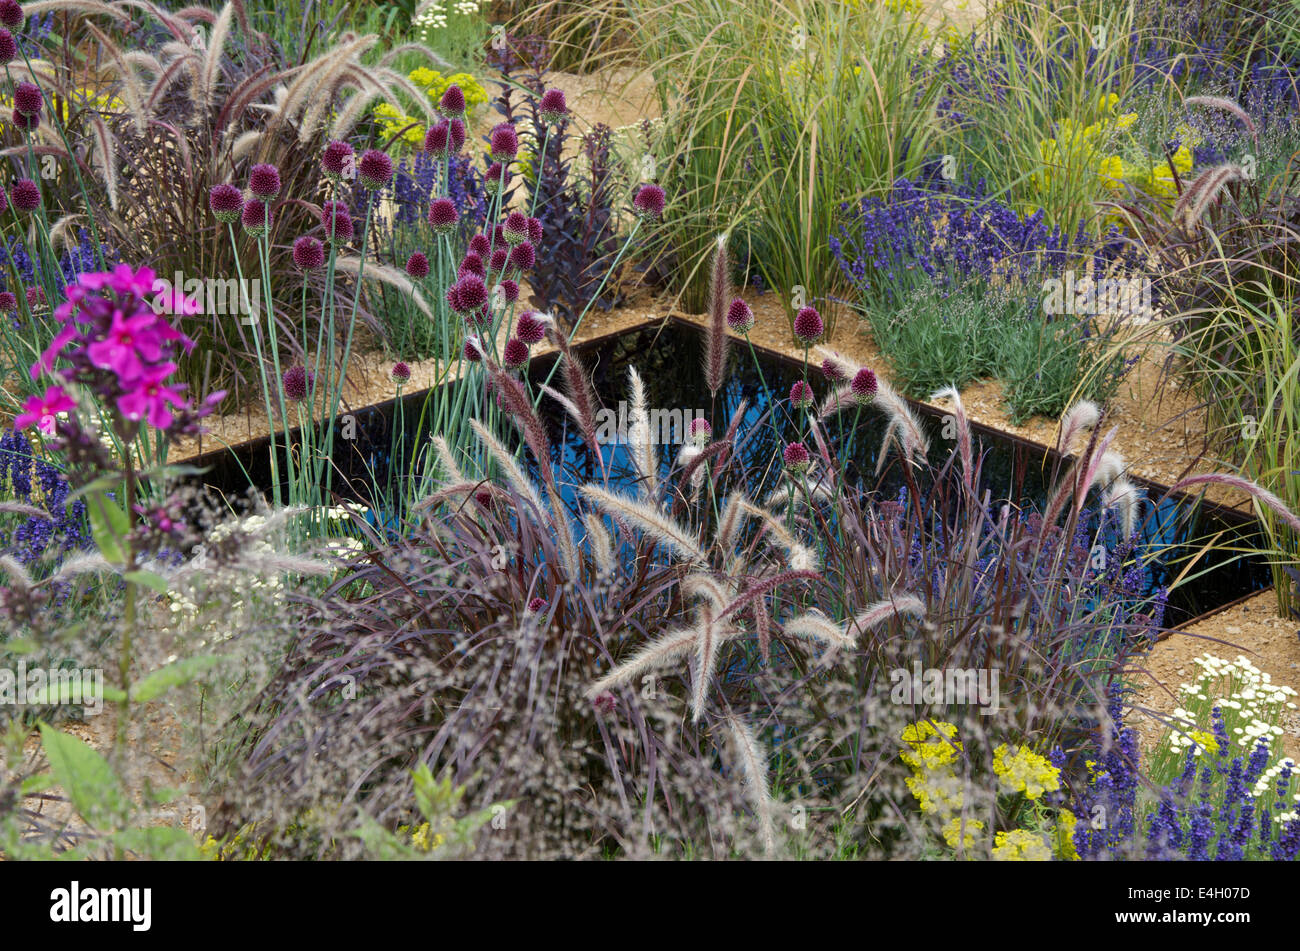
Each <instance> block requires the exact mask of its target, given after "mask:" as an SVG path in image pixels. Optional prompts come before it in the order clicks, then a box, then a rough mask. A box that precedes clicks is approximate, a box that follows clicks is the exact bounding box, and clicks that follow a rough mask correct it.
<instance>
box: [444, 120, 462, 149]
mask: <svg viewBox="0 0 1300 951" xmlns="http://www.w3.org/2000/svg"><path fill="white" fill-rule="evenodd" d="M447 131H448V133H450V135H451V150H452V152H453V153H454V152H459V151H460V150H461V149H463V148H464V147H465V123H463V122H461V121H460V120H459V119H452V120H451V121H450V122H448V123H447Z"/></svg>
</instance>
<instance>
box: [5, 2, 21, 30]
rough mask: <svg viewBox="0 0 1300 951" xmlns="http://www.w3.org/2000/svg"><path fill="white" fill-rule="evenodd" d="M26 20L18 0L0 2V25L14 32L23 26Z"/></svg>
mask: <svg viewBox="0 0 1300 951" xmlns="http://www.w3.org/2000/svg"><path fill="white" fill-rule="evenodd" d="M25 19H27V17H26V15H25V14H24V13H23V8H22V5H21V4H19V3H18V0H0V23H3V24H4V25H5V26H7V27H9V29H11V30H15V29H17V28H18V27H20V26H22V25H23V20H25Z"/></svg>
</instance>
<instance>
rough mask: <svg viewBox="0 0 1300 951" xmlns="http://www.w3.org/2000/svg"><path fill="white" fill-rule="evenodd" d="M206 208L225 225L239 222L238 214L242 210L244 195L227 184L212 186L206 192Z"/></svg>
mask: <svg viewBox="0 0 1300 951" xmlns="http://www.w3.org/2000/svg"><path fill="white" fill-rule="evenodd" d="M208 207H209V208H211V209H212V213H213V214H214V215H216V216H217V220H218V221H220V222H223V223H225V224H231V223H232V222H235V221H238V220H239V213H240V212H241V211H243V210H244V193H243V192H241V191H240V190H239V189H238V188H236V187H235V186H234V185H231V184H229V183H226V184H222V185H213V186H212V190H211V191H210V192H208Z"/></svg>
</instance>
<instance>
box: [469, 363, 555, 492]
mask: <svg viewBox="0 0 1300 951" xmlns="http://www.w3.org/2000/svg"><path fill="white" fill-rule="evenodd" d="M483 366H485V367H486V368H487V371H488V380H489V382H490V383H491V386H492V389H493V391H494V392H496V394H497V395H498V396H499V397H500V399H501V405H502V407H504V409H505V411H506V413H507V414H509V416H510V419H511V420H512V421H513V422H514V424H515V426H516V427H518V429H519V431H520V432H521V433H523V436H524V442H526V443H528V448H529V449H531V450H532V451H533V458H534V459H535V460H536V462H537V471H538V472H539V473H540V474H541V476H542V481H543V482H545V483H546V485H548V486H552V485H554V484H555V472H554V470H553V468H552V466H551V443H550V440H548V439H547V438H546V427H544V426H543V425H542V421H541V420H540V419H539V418H538V416H537V411H536V410H535V409H534V408H533V401H532V400H530V399H529V398H528V394H527V393H525V392H524V387H523V384H522V383H520V382H519V381H518V380H517V379H515V378H514V377H513V376H511V375H510V374H509V373H507V372H506V371H505V370H503V369H502V368H501V367H500V366H498V365H497V364H495V363H493V362H492V361H491V360H488V359H484V361H483Z"/></svg>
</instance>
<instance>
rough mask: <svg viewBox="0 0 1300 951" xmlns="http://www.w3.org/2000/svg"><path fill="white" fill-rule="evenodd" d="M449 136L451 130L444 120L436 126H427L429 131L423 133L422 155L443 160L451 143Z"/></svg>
mask: <svg viewBox="0 0 1300 951" xmlns="http://www.w3.org/2000/svg"><path fill="white" fill-rule="evenodd" d="M450 136H451V129H450V127H449V126H448V125H447V120H446V119H443V120H442V121H441V122H439V123H438V124H437V125H431V126H429V131H427V132H426V133H424V154H425V155H427V156H429V157H430V158H435V159H440V158H445V157H446V155H447V148H448V146H449V145H450V141H451V139H450Z"/></svg>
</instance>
